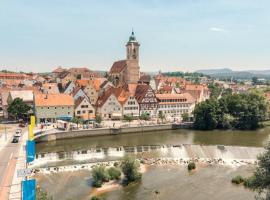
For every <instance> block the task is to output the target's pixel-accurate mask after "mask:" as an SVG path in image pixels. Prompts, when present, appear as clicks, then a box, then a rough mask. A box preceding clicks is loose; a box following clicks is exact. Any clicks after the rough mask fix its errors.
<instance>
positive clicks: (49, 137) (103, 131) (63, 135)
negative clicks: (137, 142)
mask: <svg viewBox="0 0 270 200" xmlns="http://www.w3.org/2000/svg"><path fill="white" fill-rule="evenodd" d="M171 129H172V124H164V125H152V126H141V127H125V128H119V129H116V128H115V129H113V128H112V129H110V128H98V129H90V130H75V131H63V132H56V133H50V134H41V135H39V136H36V139H35V141H36V142H47V141H53V140H61V139H68V138H79V137H92V136H102V135H117V134H127V133H141V132H149V131H156V130H159V131H160V130H171Z"/></svg>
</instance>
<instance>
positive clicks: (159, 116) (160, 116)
mask: <svg viewBox="0 0 270 200" xmlns="http://www.w3.org/2000/svg"><path fill="white" fill-rule="evenodd" d="M158 118H159V119H161V122H162V123H163V121H164V119H165V114H164V113H163V112H162V111H159V112H158Z"/></svg>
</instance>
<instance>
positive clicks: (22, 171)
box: [17, 169, 32, 177]
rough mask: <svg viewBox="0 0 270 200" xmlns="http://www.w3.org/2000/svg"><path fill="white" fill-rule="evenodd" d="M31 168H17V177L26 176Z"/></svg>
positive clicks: (29, 173)
mask: <svg viewBox="0 0 270 200" xmlns="http://www.w3.org/2000/svg"><path fill="white" fill-rule="evenodd" d="M31 173H32V172H31V169H18V170H17V177H26V176H30V175H31Z"/></svg>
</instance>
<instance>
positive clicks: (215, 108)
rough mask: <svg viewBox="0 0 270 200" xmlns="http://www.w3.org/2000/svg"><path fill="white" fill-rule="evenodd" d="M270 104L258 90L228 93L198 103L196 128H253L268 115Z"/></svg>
mask: <svg viewBox="0 0 270 200" xmlns="http://www.w3.org/2000/svg"><path fill="white" fill-rule="evenodd" d="M268 109H269V106H268V104H267V102H266V100H265V98H264V97H263V96H262V95H261V94H260V93H258V92H256V91H255V92H249V93H246V94H232V95H230V94H228V95H226V96H223V97H222V98H220V99H219V100H216V99H214V98H212V99H209V100H206V101H205V102H202V103H200V104H198V105H196V107H195V110H194V118H195V121H194V128H196V129H200V130H212V129H215V128H225V129H228V128H237V129H243V130H252V129H256V128H258V127H259V126H260V122H262V121H264V120H265V119H267V117H268Z"/></svg>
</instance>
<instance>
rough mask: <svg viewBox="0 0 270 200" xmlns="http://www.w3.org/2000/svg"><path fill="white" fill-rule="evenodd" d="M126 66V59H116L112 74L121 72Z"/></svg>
mask: <svg viewBox="0 0 270 200" xmlns="http://www.w3.org/2000/svg"><path fill="white" fill-rule="evenodd" d="M126 66H127V61H126V60H120V61H116V62H114V63H113V66H112V67H111V70H110V74H114V73H120V72H121V71H123V70H124V69H125V67H126Z"/></svg>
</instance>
